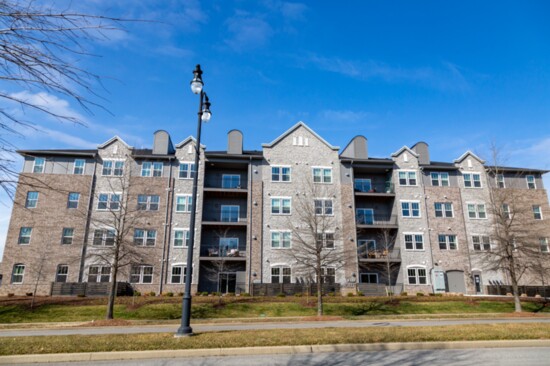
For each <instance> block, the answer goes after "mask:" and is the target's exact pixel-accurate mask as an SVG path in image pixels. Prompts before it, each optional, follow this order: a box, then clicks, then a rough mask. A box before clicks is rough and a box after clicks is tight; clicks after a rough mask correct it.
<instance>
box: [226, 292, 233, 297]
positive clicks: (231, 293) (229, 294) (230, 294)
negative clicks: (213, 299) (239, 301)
mask: <svg viewBox="0 0 550 366" xmlns="http://www.w3.org/2000/svg"><path fill="white" fill-rule="evenodd" d="M225 296H235V293H234V292H228V293H226V294H225Z"/></svg>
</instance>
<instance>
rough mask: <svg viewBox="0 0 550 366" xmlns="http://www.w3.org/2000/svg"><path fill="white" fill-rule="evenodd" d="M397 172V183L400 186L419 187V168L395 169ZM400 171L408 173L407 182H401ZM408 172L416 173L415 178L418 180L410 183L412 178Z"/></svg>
mask: <svg viewBox="0 0 550 366" xmlns="http://www.w3.org/2000/svg"><path fill="white" fill-rule="evenodd" d="M395 171H396V172H397V185H398V186H399V187H418V181H419V179H420V174H419V172H418V170H416V169H396V170H395ZM400 172H404V173H407V176H406V178H405V179H406V180H407V184H401V181H400V178H399V173H400ZM408 173H414V176H415V178H414V179H415V180H416V184H410V178H409V174H408Z"/></svg>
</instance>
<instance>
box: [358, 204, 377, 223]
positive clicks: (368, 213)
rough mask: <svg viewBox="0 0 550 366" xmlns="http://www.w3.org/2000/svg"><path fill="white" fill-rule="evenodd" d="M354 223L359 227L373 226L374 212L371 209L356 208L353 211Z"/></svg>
mask: <svg viewBox="0 0 550 366" xmlns="http://www.w3.org/2000/svg"><path fill="white" fill-rule="evenodd" d="M355 221H357V224H359V225H372V224H374V210H373V209H372V208H358V209H356V210H355Z"/></svg>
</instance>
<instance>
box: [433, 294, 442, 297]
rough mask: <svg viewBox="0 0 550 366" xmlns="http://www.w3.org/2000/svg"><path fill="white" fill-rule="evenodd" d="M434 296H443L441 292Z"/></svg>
mask: <svg viewBox="0 0 550 366" xmlns="http://www.w3.org/2000/svg"><path fill="white" fill-rule="evenodd" d="M434 296H437V297H443V294H442V293H439V294H435V295H434Z"/></svg>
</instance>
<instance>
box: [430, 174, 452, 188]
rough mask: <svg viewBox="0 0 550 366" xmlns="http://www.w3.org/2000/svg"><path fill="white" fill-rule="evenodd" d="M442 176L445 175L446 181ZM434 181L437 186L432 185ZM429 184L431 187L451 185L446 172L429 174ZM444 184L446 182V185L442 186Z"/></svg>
mask: <svg viewBox="0 0 550 366" xmlns="http://www.w3.org/2000/svg"><path fill="white" fill-rule="evenodd" d="M443 174H446V175H447V178H446V179H444V178H443ZM434 176H435V179H434ZM435 181H437V184H434V182H435ZM430 182H431V184H432V187H449V186H450V185H451V180H450V177H449V173H448V172H430ZM444 182H446V183H447V184H443V183H444Z"/></svg>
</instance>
